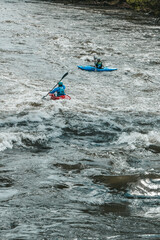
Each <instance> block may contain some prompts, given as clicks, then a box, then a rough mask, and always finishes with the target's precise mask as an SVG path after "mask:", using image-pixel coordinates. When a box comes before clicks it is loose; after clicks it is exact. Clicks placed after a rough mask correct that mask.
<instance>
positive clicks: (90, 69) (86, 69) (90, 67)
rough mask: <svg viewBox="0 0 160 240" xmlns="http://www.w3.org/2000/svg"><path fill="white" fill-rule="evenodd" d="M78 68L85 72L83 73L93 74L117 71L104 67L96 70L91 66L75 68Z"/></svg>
mask: <svg viewBox="0 0 160 240" xmlns="http://www.w3.org/2000/svg"><path fill="white" fill-rule="evenodd" d="M77 67H78V68H80V69H81V70H85V71H94V72H104V71H115V70H117V68H108V67H104V68H96V67H93V66H77Z"/></svg>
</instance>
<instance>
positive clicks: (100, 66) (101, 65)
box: [95, 58, 103, 69]
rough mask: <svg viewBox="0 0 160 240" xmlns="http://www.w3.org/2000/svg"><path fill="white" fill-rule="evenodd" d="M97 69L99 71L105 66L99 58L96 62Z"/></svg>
mask: <svg viewBox="0 0 160 240" xmlns="http://www.w3.org/2000/svg"><path fill="white" fill-rule="evenodd" d="M95 67H96V68H99V69H100V68H102V67H103V64H102V61H101V59H100V58H98V59H97V61H96V62H95Z"/></svg>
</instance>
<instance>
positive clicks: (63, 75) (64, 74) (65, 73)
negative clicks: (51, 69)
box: [60, 72, 68, 81]
mask: <svg viewBox="0 0 160 240" xmlns="http://www.w3.org/2000/svg"><path fill="white" fill-rule="evenodd" d="M67 75H68V72H66V73H65V74H64V75H63V77H62V78H61V80H62V79H63V78H65V77H66V76H67ZM61 80H60V81H61Z"/></svg>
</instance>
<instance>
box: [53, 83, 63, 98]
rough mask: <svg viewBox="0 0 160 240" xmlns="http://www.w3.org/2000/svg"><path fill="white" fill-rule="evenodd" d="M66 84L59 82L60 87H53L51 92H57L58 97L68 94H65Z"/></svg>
mask: <svg viewBox="0 0 160 240" xmlns="http://www.w3.org/2000/svg"><path fill="white" fill-rule="evenodd" d="M65 88H66V87H65V86H64V85H63V83H62V82H59V83H58V87H56V88H55V89H53V90H52V91H51V92H50V94H54V93H57V97H59V96H62V95H66V94H65V91H64V90H65Z"/></svg>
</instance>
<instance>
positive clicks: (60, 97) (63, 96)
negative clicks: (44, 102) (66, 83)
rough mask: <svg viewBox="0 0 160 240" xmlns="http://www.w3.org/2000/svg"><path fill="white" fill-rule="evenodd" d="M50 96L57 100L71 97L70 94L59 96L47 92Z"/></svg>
mask: <svg viewBox="0 0 160 240" xmlns="http://www.w3.org/2000/svg"><path fill="white" fill-rule="evenodd" d="M49 95H50V96H51V99H52V100H59V99H69V100H70V99H71V97H70V96H68V95H62V96H59V97H56V96H55V95H54V94H49Z"/></svg>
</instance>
